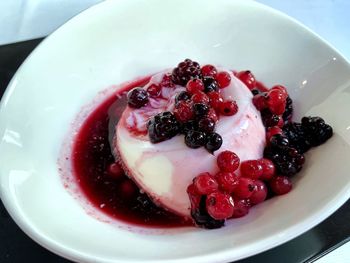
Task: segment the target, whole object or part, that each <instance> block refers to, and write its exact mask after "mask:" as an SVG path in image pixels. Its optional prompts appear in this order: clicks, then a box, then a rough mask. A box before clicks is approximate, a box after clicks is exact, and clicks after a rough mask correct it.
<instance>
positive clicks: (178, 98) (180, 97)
mask: <svg viewBox="0 0 350 263" xmlns="http://www.w3.org/2000/svg"><path fill="white" fill-rule="evenodd" d="M190 99H191V94H190V93H188V92H187V91H181V92H179V94H177V95H176V96H175V105H177V104H178V103H179V102H180V101H188V100H190Z"/></svg>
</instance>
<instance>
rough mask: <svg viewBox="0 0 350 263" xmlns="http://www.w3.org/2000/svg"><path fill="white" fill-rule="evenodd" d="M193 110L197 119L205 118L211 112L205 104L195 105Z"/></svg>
mask: <svg viewBox="0 0 350 263" xmlns="http://www.w3.org/2000/svg"><path fill="white" fill-rule="evenodd" d="M192 109H193V113H194V115H195V116H196V117H203V116H205V115H207V113H208V112H209V107H208V106H207V105H206V104H204V103H195V104H193V106H192Z"/></svg>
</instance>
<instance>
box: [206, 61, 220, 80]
mask: <svg viewBox="0 0 350 263" xmlns="http://www.w3.org/2000/svg"><path fill="white" fill-rule="evenodd" d="M217 72H218V71H217V69H216V68H215V67H214V66H213V65H210V64H208V65H204V66H203V67H202V75H203V77H213V78H215V77H216V74H217Z"/></svg>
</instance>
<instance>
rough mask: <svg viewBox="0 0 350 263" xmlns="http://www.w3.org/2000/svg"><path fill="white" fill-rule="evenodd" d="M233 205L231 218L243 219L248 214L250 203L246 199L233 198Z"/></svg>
mask: <svg viewBox="0 0 350 263" xmlns="http://www.w3.org/2000/svg"><path fill="white" fill-rule="evenodd" d="M233 203H234V207H233V214H232V218H239V217H243V216H245V215H247V214H248V213H249V209H250V203H249V201H248V200H247V199H237V198H234V200H233Z"/></svg>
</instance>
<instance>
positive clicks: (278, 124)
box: [277, 115, 284, 128]
mask: <svg viewBox="0 0 350 263" xmlns="http://www.w3.org/2000/svg"><path fill="white" fill-rule="evenodd" d="M283 126H284V120H283V116H282V115H280V116H279V120H278V123H277V127H279V128H283Z"/></svg>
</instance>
